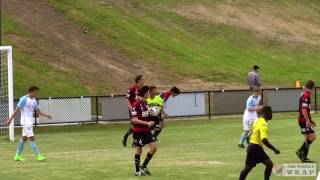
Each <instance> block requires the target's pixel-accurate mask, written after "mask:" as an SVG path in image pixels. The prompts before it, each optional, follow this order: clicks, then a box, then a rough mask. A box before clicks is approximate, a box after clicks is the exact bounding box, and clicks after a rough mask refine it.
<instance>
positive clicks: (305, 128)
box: [296, 80, 316, 162]
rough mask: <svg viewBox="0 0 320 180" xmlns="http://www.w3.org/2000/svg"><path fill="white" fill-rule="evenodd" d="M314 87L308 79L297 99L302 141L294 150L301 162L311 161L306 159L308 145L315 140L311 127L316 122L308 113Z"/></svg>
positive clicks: (312, 82)
mask: <svg viewBox="0 0 320 180" xmlns="http://www.w3.org/2000/svg"><path fill="white" fill-rule="evenodd" d="M314 87H315V83H314V81H311V80H310V81H308V82H307V83H306V85H305V89H304V91H303V93H302V94H301V96H300V100H299V118H298V121H299V126H300V129H301V134H302V135H304V142H303V144H302V146H301V147H300V149H299V150H298V151H297V152H296V154H297V156H298V158H299V159H300V160H301V161H302V162H312V161H310V160H309V159H308V153H309V147H310V145H311V144H312V142H314V141H315V139H316V135H315V132H314V130H313V127H314V126H316V123H315V122H314V121H313V120H312V118H311V114H310V106H311V92H312V90H313V88H314Z"/></svg>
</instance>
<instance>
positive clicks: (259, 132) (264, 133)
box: [250, 117, 269, 147]
mask: <svg viewBox="0 0 320 180" xmlns="http://www.w3.org/2000/svg"><path fill="white" fill-rule="evenodd" d="M268 134H269V127H268V123H267V121H266V120H265V119H264V118H262V117H261V118H258V119H256V120H255V121H254V123H253V131H252V135H251V138H250V143H252V144H258V145H260V146H261V147H262V146H263V143H262V140H263V139H265V138H268Z"/></svg>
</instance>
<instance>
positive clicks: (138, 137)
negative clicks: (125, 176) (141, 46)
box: [131, 86, 157, 176]
mask: <svg viewBox="0 0 320 180" xmlns="http://www.w3.org/2000/svg"><path fill="white" fill-rule="evenodd" d="M148 91H149V88H148V87H147V86H143V87H142V88H141V89H140V92H139V96H140V98H139V99H138V100H137V101H136V102H134V103H133V105H132V110H131V116H132V124H133V128H132V131H133V139H134V143H135V146H136V153H135V158H134V159H135V167H136V172H135V175H136V176H145V175H151V173H150V171H149V170H148V168H147V166H148V163H149V162H150V160H151V159H152V157H153V155H154V154H155V153H156V151H157V146H156V143H155V141H154V139H153V136H152V134H151V127H153V126H154V124H155V122H154V121H151V120H150V118H149V111H148V110H149V107H148V104H147V101H146V100H147V98H148V96H149V93H148ZM147 144H148V145H149V146H150V151H149V152H148V154H147V157H146V159H145V160H144V162H143V164H142V165H140V157H141V154H142V147H143V146H145V145H147Z"/></svg>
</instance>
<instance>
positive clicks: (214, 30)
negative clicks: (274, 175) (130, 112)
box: [5, 0, 320, 96]
mask: <svg viewBox="0 0 320 180" xmlns="http://www.w3.org/2000/svg"><path fill="white" fill-rule="evenodd" d="M43 1H48V2H49V3H50V4H51V6H52V7H54V8H55V9H56V10H58V11H59V12H61V14H63V15H65V17H67V18H68V19H69V20H71V21H72V22H73V23H74V25H75V26H78V27H80V28H83V29H85V28H86V29H88V33H87V34H88V35H89V36H92V37H94V38H96V39H97V40H98V41H99V42H100V41H102V43H104V44H106V45H107V46H108V47H111V48H112V49H113V50H116V51H117V53H119V54H118V55H117V56H119V57H120V56H121V57H123V61H127V63H126V66H127V68H128V69H136V65H135V63H136V62H133V61H134V60H135V61H137V62H139V63H140V66H141V64H143V63H144V64H145V66H146V67H151V68H149V70H148V71H139V73H140V72H141V73H145V72H149V73H150V72H152V73H153V74H162V76H157V78H158V79H157V82H162V81H163V79H169V80H168V81H170V82H172V83H173V84H174V83H177V80H176V79H175V75H177V76H185V77H187V78H192V79H197V80H200V81H202V82H204V83H213V84H218V87H219V86H226V87H230V85H229V84H232V86H233V87H245V84H246V74H247V72H248V71H249V70H250V69H251V66H252V65H253V64H259V65H260V66H261V67H262V69H261V74H262V79H263V82H264V85H265V86H293V85H294V81H295V80H302V81H305V80H307V79H315V80H317V74H318V73H319V71H320V70H319V68H318V67H319V65H320V61H319V60H320V56H319V55H320V53H319V49H320V30H319V29H320V13H319V12H320V3H319V1H315V0H307V1H298V0H290V1H287V0H281V1H276V0H271V1H263V2H261V1H259V0H253V1H249V0H237V1H225V0H197V1H195V0H153V1H150V0H102V1H101V0H43ZM19 16H23V14H17V15H16V17H19ZM5 23H6V28H5V31H6V34H9V36H7V38H6V42H7V43H8V44H11V43H14V45H15V56H16V57H15V59H16V64H15V67H16V68H15V73H16V74H15V78H16V79H15V87H16V94H21V92H22V91H23V90H24V87H25V86H27V85H28V84H29V82H30V81H31V82H35V83H34V84H39V85H40V86H41V87H43V89H44V91H43V95H50V96H53V95H80V94H96V93H99V92H100V93H101V92H102V93H104V92H107V91H99V89H97V88H92V87H93V86H94V85H93V84H90V82H93V81H92V79H94V78H89V79H87V80H83V79H84V78H86V77H85V76H80V75H81V71H83V70H81V69H79V66H71V67H72V68H69V69H63V68H61V65H60V64H56V65H55V64H52V63H51V64H48V63H47V62H49V61H50V62H54V61H52V54H54V53H55V47H50V46H49V47H48V46H46V45H45V44H46V42H43V41H42V39H41V36H36V35H35V30H33V31H31V30H30V32H29V30H28V28H26V27H23V26H21V25H19V23H15V20H14V18H8V17H7V18H6V22H5ZM66 29H67V28H66ZM12 39H14V40H12ZM20 39H23V42H24V46H22V45H20V42H21V41H19V40H20ZM25 41H27V42H25ZM49 43H50V42H49ZM76 43H79V42H76ZM29 46H30V47H29ZM26 47H28V48H26ZM37 52H41V53H40V55H39V54H38V53H37ZM70 53H72V52H70ZM69 56H73V54H69ZM131 62H132V63H131ZM93 65H94V66H97V65H95V64H93ZM142 66H144V65H142ZM115 67H117V66H115ZM152 67H153V68H152ZM154 67H161V68H154ZM91 68H94V67H91ZM87 69H90V68H87ZM122 71H123V70H122ZM27 72H29V73H28V74H31V75H28V76H27V77H26V76H25V75H24V74H25V73H27ZM119 72H121V71H119ZM123 72H127V70H124V71H123ZM98 73H99V71H98V72H97V73H96V75H97V77H98V75H100V76H101V73H100V74H98ZM137 73H138V72H137ZM82 74H83V73H82ZM129 74H130V73H129ZM167 74H168V75H167ZM133 75H134V74H130V75H127V74H125V75H123V79H126V80H127V79H130V77H131V76H133ZM166 75H167V76H166ZM87 76H95V74H89V75H87ZM108 77H109V75H106V76H104V77H99V78H100V79H98V80H97V81H96V82H95V84H100V86H104V85H105V84H104V82H103V79H108ZM116 77H119V75H116ZM26 78H27V79H26ZM27 80H28V81H27ZM166 83H168V82H164V83H163V84H166ZM114 84H115V86H117V83H114ZM107 86H108V84H107ZM118 86H121V87H120V88H118V89H125V86H126V85H123V84H121V85H120V84H119V85H118ZM122 86H123V87H122ZM202 86H203V84H199V87H197V86H192V87H191V88H200V87H202ZM187 87H188V85H187ZM215 87H217V86H215ZM102 88H103V87H102ZM206 88H209V89H211V88H214V87H213V86H208V87H206ZM184 89H186V88H184ZM189 90H194V89H189ZM118 93H122V91H121V92H120V91H119V92H118Z"/></svg>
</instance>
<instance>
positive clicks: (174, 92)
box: [170, 86, 180, 97]
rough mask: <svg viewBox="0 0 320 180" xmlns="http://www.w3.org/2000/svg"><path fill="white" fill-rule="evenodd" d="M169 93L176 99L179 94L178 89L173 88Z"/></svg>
mask: <svg viewBox="0 0 320 180" xmlns="http://www.w3.org/2000/svg"><path fill="white" fill-rule="evenodd" d="M170 92H171V94H172V96H173V97H176V96H178V95H179V94H180V89H179V88H177V87H175V86H174V87H172V88H171V90H170Z"/></svg>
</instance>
